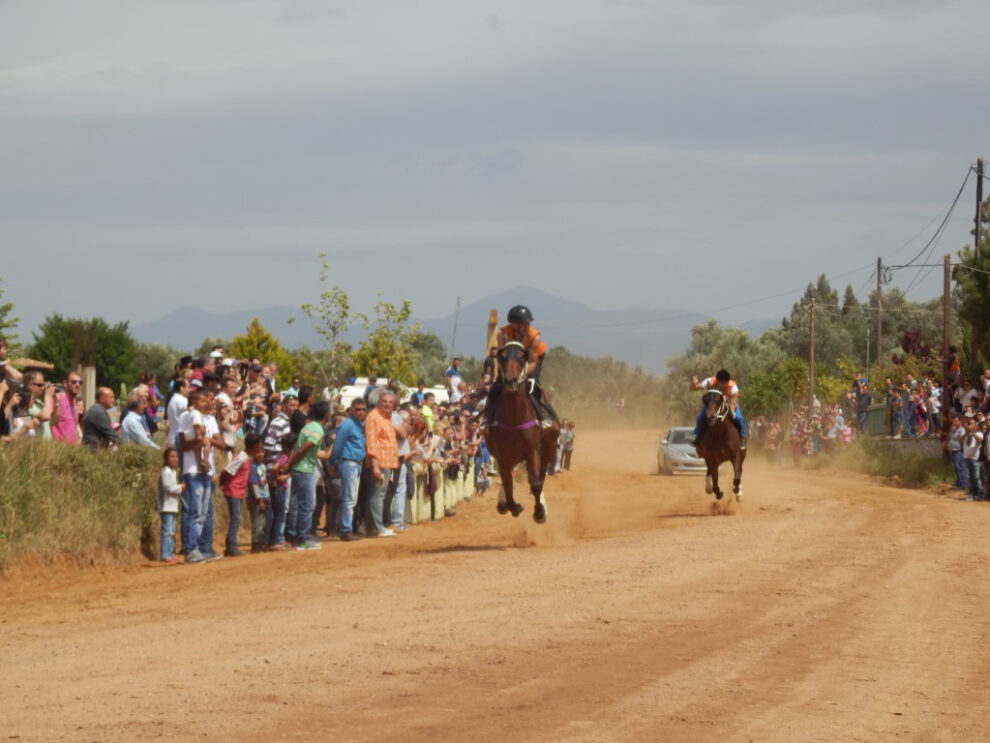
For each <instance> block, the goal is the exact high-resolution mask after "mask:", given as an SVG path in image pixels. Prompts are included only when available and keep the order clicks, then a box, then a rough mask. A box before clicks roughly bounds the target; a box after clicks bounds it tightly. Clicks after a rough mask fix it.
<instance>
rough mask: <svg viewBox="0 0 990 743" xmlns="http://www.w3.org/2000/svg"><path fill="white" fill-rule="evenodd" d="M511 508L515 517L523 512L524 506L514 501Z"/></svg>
mask: <svg viewBox="0 0 990 743" xmlns="http://www.w3.org/2000/svg"><path fill="white" fill-rule="evenodd" d="M509 510H511V511H512V515H513V517H518V516H519V514H521V513H522V512H523V507H522V506H521V505H520V504H518V503H513V504H512V508H511V509H509Z"/></svg>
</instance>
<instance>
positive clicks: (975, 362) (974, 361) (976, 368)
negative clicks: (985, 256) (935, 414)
mask: <svg viewBox="0 0 990 743" xmlns="http://www.w3.org/2000/svg"><path fill="white" fill-rule="evenodd" d="M982 212H983V158H982V157H978V158H976V218H975V219H974V229H973V256H974V260H975V263H976V268H977V269H982V268H983V264H982V262H981V260H980V224H981V223H982V222H983V219H982V217H983V214H982ZM970 330H971V333H970V336H969V369H970V373H971V374H972V375H973V377H971V378H974V379H975V377H976V375H977V374H979V372H980V364H979V358H978V356H979V350H978V349H977V340H978V339H977V337H976V323H973V327H972V328H971V329H970Z"/></svg>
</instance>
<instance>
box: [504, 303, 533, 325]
mask: <svg viewBox="0 0 990 743" xmlns="http://www.w3.org/2000/svg"><path fill="white" fill-rule="evenodd" d="M508 319H509V322H533V313H532V312H530V311H529V307H525V306H523V305H521V304H517V305H516V306H515V307H513V308H512V309H510V310H509V315H508Z"/></svg>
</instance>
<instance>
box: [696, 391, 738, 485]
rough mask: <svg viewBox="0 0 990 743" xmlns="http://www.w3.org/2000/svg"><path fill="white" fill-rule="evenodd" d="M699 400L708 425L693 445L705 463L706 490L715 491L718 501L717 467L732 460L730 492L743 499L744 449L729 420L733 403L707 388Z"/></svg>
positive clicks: (733, 424)
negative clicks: (706, 468) (706, 470)
mask: <svg viewBox="0 0 990 743" xmlns="http://www.w3.org/2000/svg"><path fill="white" fill-rule="evenodd" d="M701 400H702V403H703V404H704V406H705V422H706V423H707V428H705V430H704V431H702V433H701V437H700V438H699V440H698V446H697V447H696V448H697V450H698V456H700V457H701V458H702V459H704V460H705V464H707V465H708V474H706V475H705V492H706V493H712V492H714V493H715V498H716V499H717V500H721V499H722V491H721V490H719V487H718V466H719V465H720V464H722V462H732V471H733V479H732V492H733V493H735V494H736V500H737V501H739V500H742V466H743V460H744V459H746V450H745V449H742V448H741V444H742V440H741V439H740V437H739V429H738V428H737V427H736V424H735V422H734V421H733V419H732V406H731V405H730V404H729V403H728V401H727V400H726V399H725V397H724V396H723V395H722V393H721V392H719V391H718V390H709V391H708V392H706V393H705V396H704V397H702V398H701Z"/></svg>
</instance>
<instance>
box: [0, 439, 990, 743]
mask: <svg viewBox="0 0 990 743" xmlns="http://www.w3.org/2000/svg"><path fill="white" fill-rule="evenodd" d="M656 440H657V436H656V435H655V434H654V433H653V432H648V431H638V432H610V433H595V432H587V431H586V432H584V433H582V434H581V436H580V437H579V440H578V449H577V451H576V452H575V459H574V471H573V472H571V473H566V474H564V475H561V476H559V477H558V478H555V479H553V480H551V482H550V484H549V487H548V491H549V498H550V515H549V522H548V523H547V524H546V525H545V526H543V527H537V526H536V525H534V524H533V523H532V520H531V518H530V514H531V512H532V505H531V499H527V500H526V506H527V509H526V512H525V513H524V514H523V516H522V517H520V518H519V519H518V520H513V519H512V518H511V517H509V516H498V515H497V514H496V513H495V508H494V495H489V496H488V497H486V498H475V499H474V500H473V501H471V502H470V503H467V504H464V505H463V506H462V507H461V508H460V509H459V513H458V515H457V516H456V517H455V518H453V519H448V520H445V521H442V522H439V523H433V524H427V525H422V526H417V527H413V528H411V529H410V531H409V532H408V533H407V534H405V535H403V536H402V537H399V538H396V539H386V540H368V541H363V542H358V543H337V542H333V543H326V544H324V549H323V550H322V551H320V552H313V553H284V554H271V555H255V556H249V557H245V558H240V559H236V560H234V559H226V560H222V561H220V562H216V563H210V564H207V565H200V566H189V567H186V566H181V567H174V568H158V567H154V568H152V567H144V566H134V567H126V568H117V569H108V570H95V569H90V570H83V571H73V572H71V573H70V572H66V571H64V570H63V571H54V572H48V573H46V574H43V575H39V574H37V573H32V574H28V573H27V572H26V571H21V572H14V573H13V574H12V575H11V576H10V577H8V578H7V579H6V580H5V581H4V582H2V583H0V591H2V592H3V595H4V598H5V601H4V602H3V603H4V609H3V619H2V620H0V668H2V669H3V673H4V679H5V682H4V684H3V685H0V731H2V732H3V735H4V737H8V736H9V737H17V736H19V737H20V739H21V740H32V741H33V740H101V741H108V740H110V741H113V740H119V741H130V740H136V739H144V738H154V739H165V740H190V739H196V738H202V739H206V740H244V741H255V740H257V741H270V740H273V739H281V738H282V737H287V738H288V739H292V738H295V737H299V736H305V737H307V738H310V739H323V738H329V737H331V736H334V737H336V736H346V737H347V738H348V739H350V740H357V741H391V740H396V739H402V740H404V741H435V740H457V741H460V740H479V741H483V740H495V739H502V738H506V739H516V740H528V741H560V740H567V741H605V740H607V741H616V740H628V741H642V740H691V741H716V740H718V741H722V740H733V741H736V740H759V741H811V740H828V741H832V740H878V739H883V740H888V739H894V738H903V739H909V740H924V741H963V740H984V739H986V737H987V732H988V730H987V729H988V723H987V712H988V706H990V702H988V701H987V700H988V697H987V694H986V692H985V689H984V685H985V680H986V677H987V672H988V670H990V643H988V642H987V640H988V620H987V619H986V608H985V604H986V601H985V597H986V596H987V595H988V594H990V577H988V576H990V573H988V571H987V570H986V569H985V565H986V564H987V560H988V557H990V555H988V552H990V547H988V546H987V542H988V540H987V539H986V534H987V533H988V530H990V505H987V504H979V503H965V502H962V501H960V500H958V499H957V498H955V497H950V496H944V495H937V494H933V493H927V492H920V491H912V490H895V489H890V488H886V487H884V486H882V485H879V484H876V483H873V482H871V481H869V480H867V479H866V478H863V477H859V476H853V475H846V474H841V473H829V472H809V473H802V472H795V471H793V470H789V469H782V470H772V469H769V468H766V467H761V466H760V465H759V464H758V463H755V462H754V463H752V464H751V465H750V466H749V467H748V468H747V470H746V473H745V476H744V485H745V492H746V500H745V501H744V502H743V503H742V504H739V505H738V506H734V507H732V508H731V509H730V510H732V511H733V513H731V514H729V515H713V513H712V509H711V507H710V505H711V498H710V497H709V496H705V495H704V494H703V490H702V481H701V478H699V477H683V478H663V477H658V476H656V475H653V474H651V473H650V472H651V469H652V467H653V466H654V463H655V454H656V453H655V444H656Z"/></svg>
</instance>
